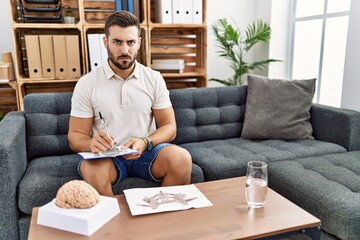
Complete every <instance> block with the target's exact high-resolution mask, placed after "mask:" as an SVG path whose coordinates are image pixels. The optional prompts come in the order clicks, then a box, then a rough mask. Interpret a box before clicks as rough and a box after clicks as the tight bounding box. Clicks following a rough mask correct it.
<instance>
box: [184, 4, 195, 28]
mask: <svg viewBox="0 0 360 240" xmlns="http://www.w3.org/2000/svg"><path fill="white" fill-rule="evenodd" d="M182 1H183V6H184V10H183V23H186V24H191V23H193V9H192V8H193V0H182Z"/></svg>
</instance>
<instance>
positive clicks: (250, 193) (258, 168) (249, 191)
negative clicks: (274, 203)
mask: <svg viewBox="0 0 360 240" xmlns="http://www.w3.org/2000/svg"><path fill="white" fill-rule="evenodd" d="M267 191H268V175H267V164H266V163H265V162H262V161H251V162H249V163H248V167H247V173H246V191H245V194H246V200H247V203H248V205H249V206H250V207H252V208H260V207H263V206H264V204H265V201H266V195H267Z"/></svg>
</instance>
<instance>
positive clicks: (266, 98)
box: [241, 75, 315, 140]
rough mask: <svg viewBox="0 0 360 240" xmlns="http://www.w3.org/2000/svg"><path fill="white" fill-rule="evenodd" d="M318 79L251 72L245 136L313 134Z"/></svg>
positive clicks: (297, 136) (293, 138)
mask: <svg viewBox="0 0 360 240" xmlns="http://www.w3.org/2000/svg"><path fill="white" fill-rule="evenodd" d="M314 92H315V79H309V80H291V81H289V80H278V79H268V78H265V77H260V76H255V75H249V76H248V95H247V100H246V109H245V119H244V127H243V130H242V133H241V137H242V138H248V139H284V140H296V139H307V138H313V137H312V131H313V129H312V126H311V123H310V108H311V105H312V99H313V96H314Z"/></svg>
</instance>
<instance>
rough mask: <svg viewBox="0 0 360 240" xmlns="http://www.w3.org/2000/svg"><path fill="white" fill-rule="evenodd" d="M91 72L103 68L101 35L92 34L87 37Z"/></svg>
mask: <svg viewBox="0 0 360 240" xmlns="http://www.w3.org/2000/svg"><path fill="white" fill-rule="evenodd" d="M87 41H88V50H89V60H90V70H92V69H94V68H96V67H99V66H101V50H100V44H99V34H98V33H91V34H88V35H87Z"/></svg>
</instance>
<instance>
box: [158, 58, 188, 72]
mask: <svg viewBox="0 0 360 240" xmlns="http://www.w3.org/2000/svg"><path fill="white" fill-rule="evenodd" d="M151 68H152V69H154V70H158V71H160V72H162V73H183V72H184V69H185V61H184V59H153V60H152V64H151Z"/></svg>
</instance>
